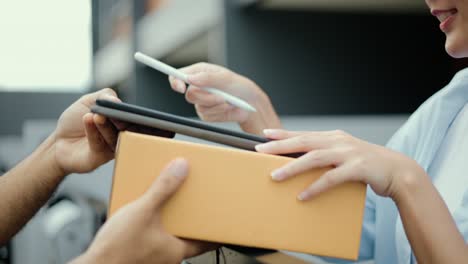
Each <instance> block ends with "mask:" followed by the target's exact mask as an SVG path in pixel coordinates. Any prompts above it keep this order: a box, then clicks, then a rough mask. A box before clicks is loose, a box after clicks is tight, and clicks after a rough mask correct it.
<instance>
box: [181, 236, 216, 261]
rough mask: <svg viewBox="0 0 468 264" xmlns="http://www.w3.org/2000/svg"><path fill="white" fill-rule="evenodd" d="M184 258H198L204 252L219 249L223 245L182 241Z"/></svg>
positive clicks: (188, 240)
mask: <svg viewBox="0 0 468 264" xmlns="http://www.w3.org/2000/svg"><path fill="white" fill-rule="evenodd" d="M182 242H183V243H184V244H183V247H184V248H183V251H184V258H191V257H194V256H198V255H200V254H202V253H204V252H208V251H212V250H215V249H218V248H219V247H220V246H221V245H219V244H214V243H208V242H203V241H197V240H190V239H182Z"/></svg>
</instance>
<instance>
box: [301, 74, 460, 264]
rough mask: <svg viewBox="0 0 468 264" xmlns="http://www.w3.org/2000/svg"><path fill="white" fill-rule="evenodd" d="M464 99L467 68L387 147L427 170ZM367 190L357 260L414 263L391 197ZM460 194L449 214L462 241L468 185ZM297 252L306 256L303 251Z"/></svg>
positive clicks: (418, 111)
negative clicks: (460, 198) (459, 198)
mask: <svg viewBox="0 0 468 264" xmlns="http://www.w3.org/2000/svg"><path fill="white" fill-rule="evenodd" d="M467 102H468V69H465V70H462V71H460V72H459V73H457V75H455V77H454V78H453V79H452V81H451V82H450V83H449V84H448V85H447V86H446V87H445V88H444V89H442V90H440V91H439V92H437V93H436V94H434V95H433V96H432V97H431V98H429V99H428V100H427V101H426V102H425V103H424V104H422V105H421V106H420V107H419V109H418V110H417V111H416V112H415V113H414V114H413V115H411V117H410V118H409V119H408V121H407V122H406V123H405V124H404V125H403V126H402V127H401V128H400V129H399V130H398V131H397V132H396V133H395V135H394V136H393V137H392V138H391V139H390V141H389V142H388V144H387V147H388V148H390V149H393V150H395V151H398V152H401V153H404V154H405V155H407V156H409V157H412V158H413V159H415V160H416V161H417V162H418V163H419V165H421V167H423V168H424V169H425V170H426V171H428V170H429V168H430V166H431V164H432V163H433V161H434V158H435V157H436V155H437V153H438V151H439V149H440V148H441V145H442V143H443V142H444V140H445V138H446V136H447V133H448V131H449V129H450V127H451V125H452V123H453V122H454V120H455V119H456V118H457V116H458V114H459V113H460V111H461V110H462V109H463V108H464V106H465V105H466V104H467ZM466 136H467V137H468V131H467V133H466ZM466 162H468V157H467V159H466ZM367 193H368V195H367V199H366V209H365V214H364V223H363V229H362V236H361V247H360V251H359V260H369V259H374V260H375V263H377V264H387V263H388V264H395V263H401V264H409V263H412V262H413V263H414V262H415V261H414V256H413V255H412V251H411V248H410V246H409V243H408V242H407V239H406V236H405V235H404V230H403V227H402V225H401V219H400V217H399V214H398V210H397V207H396V205H395V203H394V202H393V201H392V200H391V199H390V198H384V197H380V196H377V195H376V194H375V193H374V192H373V191H372V189H370V188H368V192H367ZM461 196H462V197H463V198H462V202H461V203H460V205H459V207H458V208H456V209H455V210H454V213H453V214H452V215H453V217H454V219H455V222H456V224H457V226H458V228H459V230H460V232H461V233H462V235H463V236H464V238H465V241H468V186H465V188H464V190H463V194H461ZM434 228H437V227H434ZM402 232H403V235H402ZM396 234H398V236H397V235H396ZM396 238H398V239H396ZM294 255H296V254H294ZM296 256H299V257H301V258H303V259H307V257H306V256H305V255H303V254H297V255H296ZM326 260H327V261H330V262H337V263H346V262H345V261H341V260H333V259H328V258H327V259H326Z"/></svg>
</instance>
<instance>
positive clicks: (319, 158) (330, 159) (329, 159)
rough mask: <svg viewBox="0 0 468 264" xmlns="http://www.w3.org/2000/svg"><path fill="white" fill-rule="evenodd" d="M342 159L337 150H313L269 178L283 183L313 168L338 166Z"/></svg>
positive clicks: (341, 153)
mask: <svg viewBox="0 0 468 264" xmlns="http://www.w3.org/2000/svg"><path fill="white" fill-rule="evenodd" d="M342 159H343V151H341V150H339V149H331V150H329V149H318V150H313V151H311V152H309V153H307V154H305V155H303V156H301V157H300V158H298V159H295V160H293V161H291V162H289V163H288V164H286V165H285V166H283V167H281V168H279V169H277V170H274V171H273V172H272V173H271V177H272V178H273V180H275V181H283V180H286V179H289V178H291V177H293V176H296V175H298V174H300V173H303V172H306V171H308V170H312V169H315V168H323V167H328V166H338V165H339V164H340V163H341V161H342Z"/></svg>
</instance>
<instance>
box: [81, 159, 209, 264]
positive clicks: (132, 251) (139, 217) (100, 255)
mask: <svg viewBox="0 0 468 264" xmlns="http://www.w3.org/2000/svg"><path fill="white" fill-rule="evenodd" d="M188 170H189V168H188V163H187V161H186V160H184V159H180V158H179V159H175V160H174V161H172V162H171V163H170V164H169V165H168V166H167V167H166V168H165V169H164V170H163V171H162V172H161V174H160V175H159V177H158V178H157V179H156V180H155V182H154V183H153V185H152V186H151V187H150V188H149V189H148V191H146V193H145V194H144V195H143V196H141V197H140V198H139V199H137V200H135V201H134V202H132V203H129V204H128V205H126V206H125V207H123V208H121V209H120V210H118V211H117V213H116V214H115V215H114V216H112V217H111V218H110V219H109V221H107V222H106V223H105V224H104V226H103V227H102V228H101V229H100V230H99V232H98V234H97V235H96V238H95V239H94V241H93V243H92V244H91V246H90V248H89V249H88V250H87V252H86V253H85V254H84V255H82V256H81V257H79V258H77V259H76V260H75V261H74V262H72V263H76V264H78V263H116V264H117V263H180V262H181V261H182V260H183V259H185V258H189V257H193V256H196V255H199V254H201V253H203V252H205V251H208V250H213V249H215V248H216V246H215V245H214V244H210V243H204V242H199V241H193V240H185V239H180V238H177V237H175V236H173V235H171V234H169V233H167V232H166V231H165V230H164V228H163V226H162V224H161V215H160V213H161V209H162V208H163V206H164V204H165V202H166V201H167V200H169V199H170V197H171V196H172V195H173V194H174V193H175V192H176V191H177V189H178V188H179V187H180V186H181V185H182V183H183V182H184V180H185V178H186V177H187V174H188Z"/></svg>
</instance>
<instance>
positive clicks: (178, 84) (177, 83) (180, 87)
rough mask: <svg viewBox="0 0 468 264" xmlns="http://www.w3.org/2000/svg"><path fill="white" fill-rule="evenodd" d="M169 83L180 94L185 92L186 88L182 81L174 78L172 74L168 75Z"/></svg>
mask: <svg viewBox="0 0 468 264" xmlns="http://www.w3.org/2000/svg"><path fill="white" fill-rule="evenodd" d="M169 84H170V85H171V88H172V89H173V90H174V91H176V92H178V93H181V94H183V93H185V91H186V89H187V88H186V85H185V82H184V81H181V80H179V79H176V78H174V77H172V76H169Z"/></svg>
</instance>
